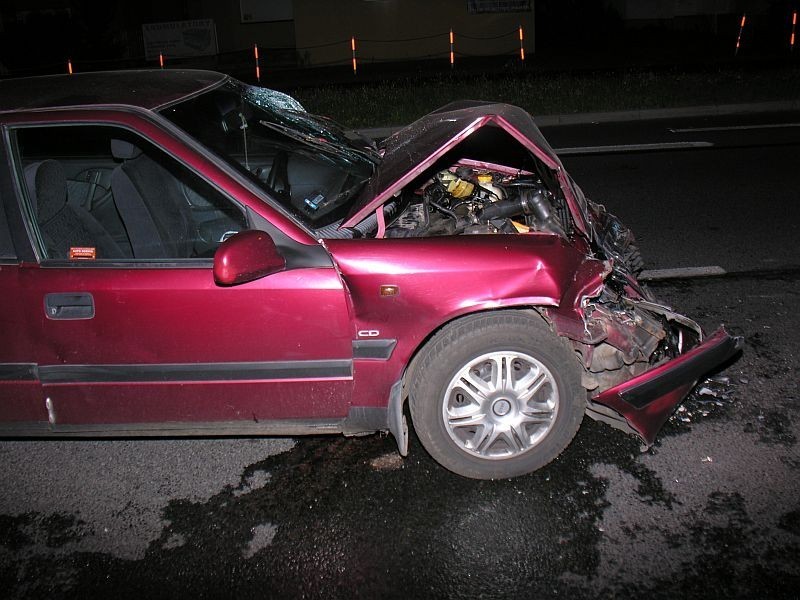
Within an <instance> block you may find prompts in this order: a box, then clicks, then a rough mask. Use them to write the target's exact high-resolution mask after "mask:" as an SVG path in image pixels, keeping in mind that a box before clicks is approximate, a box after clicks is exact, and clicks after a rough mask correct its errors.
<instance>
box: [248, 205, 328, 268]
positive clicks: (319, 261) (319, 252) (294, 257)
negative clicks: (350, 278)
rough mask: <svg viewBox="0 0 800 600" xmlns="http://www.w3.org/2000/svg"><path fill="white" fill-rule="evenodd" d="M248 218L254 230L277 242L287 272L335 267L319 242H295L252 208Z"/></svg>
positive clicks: (249, 209) (249, 210)
mask: <svg viewBox="0 0 800 600" xmlns="http://www.w3.org/2000/svg"><path fill="white" fill-rule="evenodd" d="M247 218H248V220H249V221H250V223H251V225H252V227H253V229H260V230H261V231H265V232H266V233H267V234H269V237H271V238H272V241H273V242H275V245H276V246H277V247H278V250H279V251H280V253H281V256H283V258H284V259H285V260H286V269H287V270H288V269H303V268H315V267H316V268H319V267H322V268H326V267H327V268H332V267H333V260H332V259H331V256H330V254H328V251H327V250H326V249H325V248H324V247H323V245H322V244H320V243H319V242H316V243H314V244H301V243H300V242H297V241H295V240H293V239H292V238H290V237H289V236H288V235H286V234H285V233H284V232H283V231H281V230H280V229H278V228H277V227H276V226H275V225H273V224H272V223H270V222H269V221H268V220H267V219H265V218H264V217H263V216H261V215H260V214H259V213H257V212H256V211H254V210H253V209H251V208H250V207H248V208H247Z"/></svg>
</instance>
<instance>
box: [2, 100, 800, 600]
mask: <svg viewBox="0 0 800 600" xmlns="http://www.w3.org/2000/svg"><path fill="white" fill-rule="evenodd" d="M770 117H771V116H767V117H763V118H760V119H761V120H759V119H755V117H749V118H748V119H747V120H745V121H731V122H732V123H733V125H737V126H739V125H742V124H755V123H759V122H760V123H761V124H764V123H766V124H786V123H790V122H800V118H798V116H797V115H795V116H791V115H788V116H781V117H780V119H779V120H778V121H774V122H773V121H771V120H770ZM754 119H755V121H754ZM697 124H704V126H706V127H709V126H729V125H730V122H726V123H722V124H720V120H716V121H715V122H713V123H709V122H708V121H705V120H700V122H699V123H697ZM697 124H695V123H688V124H687V123H686V121H683V122H681V123H678V124H667V123H663V122H651V123H638V124H631V125H619V124H617V125H596V126H585V127H569V128H560V129H551V130H548V131H546V135H548V137H549V138H550V139H551V142H552V143H553V145H554V146H555V147H562V148H567V147H584V148H586V147H590V146H599V145H609V144H613V145H623V146H625V145H630V144H641V143H652V142H659V141H660V140H661V139H666V140H668V141H675V140H674V139H673V138H672V135H673V134H671V133H670V132H669V131H668V129H669V128H686V127H687V126H689V125H697ZM673 125H677V127H673ZM730 131H736V132H737V133H735V134H731V133H727V132H720V131H717V132H710V131H705V132H696V133H695V134H691V137H692V140H695V138H696V140H700V141H710V142H712V143H714V144H715V145H714V146H712V147H703V148H700V149H696V148H694V149H672V150H670V151H660V150H653V151H646V152H641V151H621V152H617V151H611V152H608V151H605V152H602V153H585V154H571V155H568V156H567V155H565V156H564V161H565V163H566V165H567V168H568V169H569V170H570V171H571V172H573V174H574V176H575V178H576V179H577V180H578V181H579V182H580V183H581V185H582V186H583V188H584V189H585V191H586V192H587V194H588V195H589V196H591V197H593V198H595V199H597V200H601V201H603V202H604V203H605V204H606V205H607V206H608V207H609V208H610V209H611V210H612V211H614V212H616V213H618V214H619V216H621V217H622V218H623V219H624V220H625V221H626V222H628V223H629V224H630V225H631V226H632V227H633V228H634V229H635V230H636V231H637V232H638V233H639V234H640V242H641V246H642V249H643V251H644V254H645V257H646V258H647V259H649V266H652V267H654V268H672V267H684V266H703V265H719V266H720V267H722V268H723V269H724V270H725V271H728V272H731V273H734V274H733V275H728V276H723V277H714V278H701V279H690V280H665V281H656V282H654V283H653V287H654V290H655V292H656V294H657V295H658V296H659V297H661V298H662V299H663V300H665V301H666V302H668V303H670V304H672V305H673V306H675V307H676V308H679V309H680V310H682V311H685V312H686V313H688V314H690V315H692V316H694V317H696V318H698V319H699V320H700V321H701V323H702V324H703V325H704V326H705V327H706V328H707V329H711V328H713V327H715V326H716V325H717V324H718V323H720V322H723V323H725V324H726V326H727V327H728V328H729V329H730V330H731V331H732V332H733V333H734V334H737V335H743V336H744V337H745V350H744V355H743V356H742V358H741V359H740V360H739V361H738V362H736V363H734V364H733V365H732V366H730V367H729V368H728V369H727V371H726V372H724V373H723V375H724V376H726V377H728V378H729V379H728V383H727V384H715V385H710V386H707V388H708V389H706V390H698V392H697V393H696V394H695V395H694V396H693V397H691V398H690V399H689V400H688V401H687V402H686V403H685V405H684V409H683V410H682V411H680V412H678V413H676V415H675V416H674V417H673V418H672V420H671V421H670V422H669V423H668V424H667V426H666V428H665V430H664V431H663V432H662V435H661V437H660V439H659V441H658V442H657V444H656V445H655V446H654V447H653V448H651V449H650V450H648V451H646V452H643V451H642V449H641V448H640V445H639V443H638V442H637V440H636V439H634V438H632V437H629V436H626V435H625V434H623V433H621V432H619V431H615V430H612V429H611V428H609V427H607V426H605V425H602V424H597V423H594V422H591V421H588V420H587V421H586V422H585V423H584V425H583V426H582V428H581V430H580V431H579V433H578V436H577V437H576V439H575V441H574V442H573V444H572V445H571V446H570V448H569V449H568V450H567V451H566V452H565V453H564V454H563V455H562V456H561V457H560V458H559V459H558V460H556V461H555V462H554V463H552V464H551V465H549V466H548V467H546V468H545V469H542V470H541V471H539V472H537V473H535V474H533V475H530V476H527V477H522V478H518V479H515V480H510V481H497V482H477V481H471V480H466V479H462V478H460V477H457V476H455V475H452V474H451V473H449V472H447V471H445V470H444V469H442V468H440V467H439V466H438V465H436V464H435V463H434V462H433V461H432V460H431V459H430V458H429V457H428V456H427V454H426V453H425V452H424V450H423V449H422V448H421V446H420V445H419V443H418V442H417V441H416V439H412V446H411V454H410V456H409V457H408V458H407V459H405V460H403V459H401V458H400V457H399V455H397V453H396V451H395V446H394V442H393V440H392V439H391V438H390V437H387V436H369V437H365V438H358V439H345V438H341V437H323V438H304V439H298V440H281V439H272V440H237V439H226V440H133V441H130V440H129V441H67V442H55V441H52V442H38V441H24V442H23V441H1V442H0V482H2V494H1V495H0V590H2V591H0V595H1V596H4V597H11V598H27V597H36V598H44V597H46V598H62V597H64V598H67V597H78V598H85V597H111V596H114V597H118V598H125V597H131V598H134V597H135V598H142V597H155V598H157V597H193V598H194V597H196V598H200V597H206V598H215V597H231V596H236V597H242V598H249V597H258V598H264V597H267V598H268V597H310V598H318V597H348V598H349V597H366V598H374V597H378V596H381V597H402V598H409V597H437V598H439V597H441V598H462V597H478V598H480V597H519V598H533V597H539V598H542V597H573V598H611V597H615V598H634V597H635V598H640V597H650V598H670V599H671V598H674V597H676V596H680V597H685V598H734V597H739V598H752V597H770V598H797V597H798V591H797V590H798V589H800V587H799V586H800V560H798V557H800V500H799V499H798V490H800V476H799V475H800V453H799V452H798V446H797V442H798V437H800V399H798V387H797V379H796V373H797V372H798V370H799V369H800V364H798V363H800V360H798V353H797V351H796V342H797V339H798V334H800V324H798V318H797V316H796V310H797V307H798V305H800V303H799V302H798V300H799V299H798V296H800V286H799V285H798V279H799V278H800V272H799V271H800V269H798V267H800V256H798V254H799V253H798V250H797V246H796V243H797V242H796V240H797V238H798V236H797V227H798V219H797V211H798V208H797V206H798V203H799V201H800V192H798V189H800V186H798V183H800V181H799V180H798V178H800V174H798V169H797V163H798V161H797V156H798V152H797V150H798V148H797V141H798V138H800V128H797V127H781V128H768V131H771V133H765V129H746V130H742V129H738V130H730ZM787 131H788V132H791V135H789V134H788V133H787ZM778 132H780V136H777V133H778ZM773 134H776V135H773ZM674 135H684V136H689V134H688V133H681V134H674ZM655 136H661V137H659V138H658V139H654V137H655ZM725 136H730V138H731V139H728V138H725ZM786 136H788V137H786ZM723 138H724V139H723ZM681 140H683V138H680V139H679V140H678V141H681ZM690 141H691V140H690ZM700 391H703V393H700ZM709 391H711V392H713V393H708V392H709Z"/></svg>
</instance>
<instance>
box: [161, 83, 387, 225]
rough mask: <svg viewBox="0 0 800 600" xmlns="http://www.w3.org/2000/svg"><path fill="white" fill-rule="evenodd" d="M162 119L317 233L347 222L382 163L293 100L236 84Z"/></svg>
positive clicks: (167, 111)
mask: <svg viewBox="0 0 800 600" xmlns="http://www.w3.org/2000/svg"><path fill="white" fill-rule="evenodd" d="M161 113H162V114H163V115H164V116H165V117H166V118H167V119H169V120H170V121H172V122H173V123H175V124H176V125H178V126H179V127H180V128H182V129H184V130H185V131H186V132H188V133H189V134H190V135H191V136H192V137H194V138H196V139H197V140H199V141H200V142H202V143H203V144H204V145H205V146H207V147H208V148H210V149H211V150H213V151H214V152H215V153H216V154H217V155H219V156H220V157H221V158H223V159H224V160H226V161H227V162H228V163H229V164H231V165H233V166H234V167H235V168H236V169H238V170H240V171H241V172H243V173H245V174H246V175H247V176H248V177H250V178H251V179H253V180H254V181H256V182H258V184H259V185H260V186H261V187H262V188H263V189H264V190H265V191H266V192H267V193H268V194H269V195H270V197H272V198H274V199H275V200H277V201H278V202H279V203H280V204H281V206H282V207H283V208H284V209H286V210H287V211H288V212H289V213H290V214H292V215H293V216H294V217H295V218H296V219H297V220H299V221H300V222H302V223H304V224H305V225H306V226H307V227H309V228H310V229H313V230H316V229H320V228H322V227H325V226H327V225H330V224H332V223H336V222H337V221H340V220H341V219H342V218H343V217H344V216H345V215H346V214H347V212H348V210H349V209H350V205H351V204H352V201H353V198H355V197H356V196H357V194H358V192H359V191H360V190H361V188H362V187H363V185H364V183H365V182H366V181H367V180H368V179H369V178H370V177H371V175H372V173H373V171H374V170H375V165H376V164H377V162H378V160H379V156H378V154H377V153H376V151H375V150H374V148H372V147H370V146H369V145H368V144H366V143H359V141H358V140H354V139H350V138H348V136H347V135H346V133H345V132H344V131H343V130H342V129H341V128H340V127H339V126H338V125H336V124H335V123H334V122H333V121H330V120H329V119H326V118H324V117H319V116H316V115H312V114H310V113H308V112H306V111H305V109H304V108H303V106H302V105H301V104H300V103H299V102H298V101H297V100H295V99H294V98H292V97H291V96H288V95H286V94H283V93H281V92H276V91H274V90H269V89H266V88H259V87H255V86H248V85H245V84H243V83H241V82H238V81H234V80H229V81H228V82H226V83H225V84H224V85H223V86H221V87H219V88H217V89H215V90H212V91H210V92H206V93H204V94H201V95H200V96H197V97H194V98H192V99H190V100H186V101H184V102H181V103H178V104H175V105H172V106H169V107H168V108H165V109H164V110H162V111H161Z"/></svg>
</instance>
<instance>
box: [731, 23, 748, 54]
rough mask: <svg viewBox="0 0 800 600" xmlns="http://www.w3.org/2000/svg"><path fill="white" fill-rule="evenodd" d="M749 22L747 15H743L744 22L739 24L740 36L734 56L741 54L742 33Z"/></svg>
mask: <svg viewBox="0 0 800 600" xmlns="http://www.w3.org/2000/svg"><path fill="white" fill-rule="evenodd" d="M746 21H747V14H746V13H745V14H743V15H742V22H741V23H740V24H739V36H738V37H737V38H736V50H735V51H734V53H733V55H734V56H736V55H737V54H739V45H740V44H741V43H742V31H744V24H745V22H746Z"/></svg>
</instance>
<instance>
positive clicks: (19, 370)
mask: <svg viewBox="0 0 800 600" xmlns="http://www.w3.org/2000/svg"><path fill="white" fill-rule="evenodd" d="M37 379H39V375H38V370H37V368H36V363H3V364H0V381H35V380H37Z"/></svg>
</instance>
